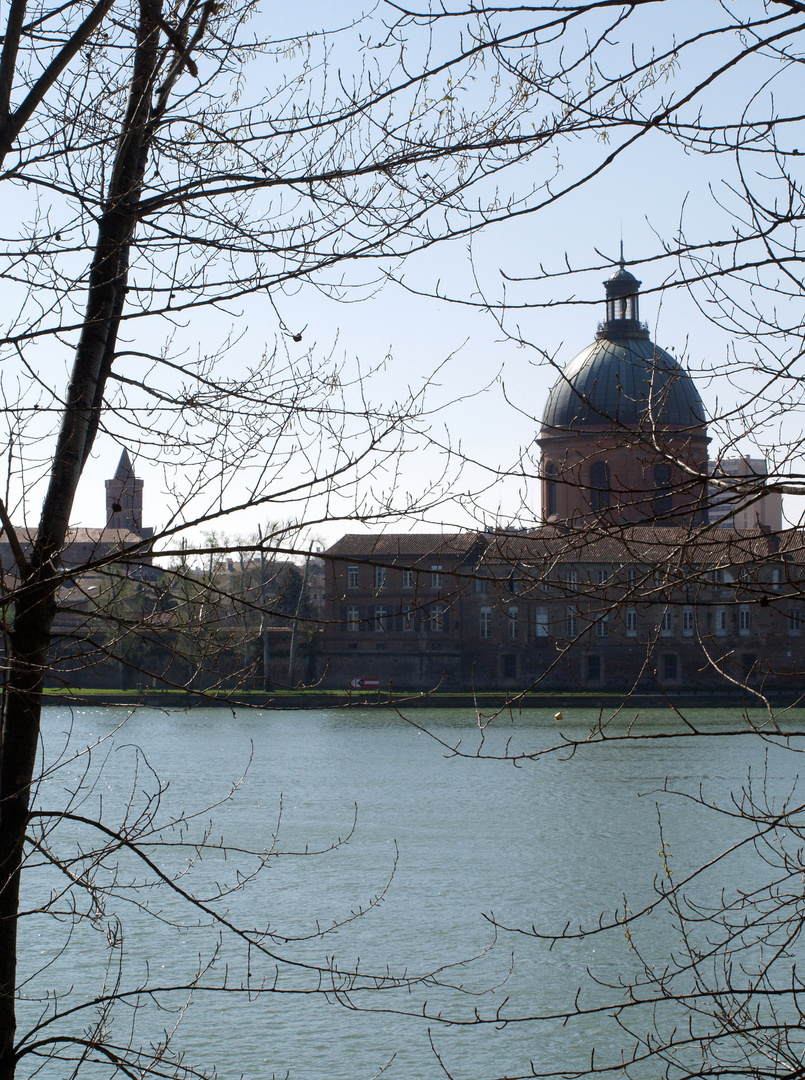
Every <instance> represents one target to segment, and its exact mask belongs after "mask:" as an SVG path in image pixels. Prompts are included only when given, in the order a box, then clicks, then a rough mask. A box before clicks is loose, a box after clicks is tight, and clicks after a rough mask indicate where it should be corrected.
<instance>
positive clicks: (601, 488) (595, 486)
mask: <svg viewBox="0 0 805 1080" xmlns="http://www.w3.org/2000/svg"><path fill="white" fill-rule="evenodd" d="M590 506H591V508H592V509H593V511H595V512H596V513H597V512H600V511H601V510H606V509H607V508H608V506H609V466H608V465H607V463H606V462H605V461H595V462H593V464H592V465H591V466H590Z"/></svg>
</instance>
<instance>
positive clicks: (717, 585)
mask: <svg viewBox="0 0 805 1080" xmlns="http://www.w3.org/2000/svg"><path fill="white" fill-rule="evenodd" d="M723 584H724V571H723V570H722V569H721V567H719V568H718V569H717V570H714V571H713V591H714V592H720V591H721V586H722V585H723Z"/></svg>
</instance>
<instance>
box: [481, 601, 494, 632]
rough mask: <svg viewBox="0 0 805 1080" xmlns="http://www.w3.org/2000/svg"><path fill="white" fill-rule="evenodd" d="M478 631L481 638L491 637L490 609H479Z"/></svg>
mask: <svg viewBox="0 0 805 1080" xmlns="http://www.w3.org/2000/svg"><path fill="white" fill-rule="evenodd" d="M479 630H480V634H481V637H482V638H491V637H492V608H488V607H482V608H481V611H480V626H479Z"/></svg>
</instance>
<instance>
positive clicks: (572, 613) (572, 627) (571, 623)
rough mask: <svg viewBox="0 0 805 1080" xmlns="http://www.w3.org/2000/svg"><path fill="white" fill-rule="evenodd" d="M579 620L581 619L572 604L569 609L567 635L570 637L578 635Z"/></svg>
mask: <svg viewBox="0 0 805 1080" xmlns="http://www.w3.org/2000/svg"><path fill="white" fill-rule="evenodd" d="M578 621H579V620H578V616H577V614H576V609H575V608H574V607H572V606H571V607H569V608H568V609H567V636H568V637H569V638H574V637H575V636H576V633H577V629H578Z"/></svg>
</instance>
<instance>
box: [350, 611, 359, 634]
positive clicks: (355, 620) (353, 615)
mask: <svg viewBox="0 0 805 1080" xmlns="http://www.w3.org/2000/svg"><path fill="white" fill-rule="evenodd" d="M360 622H361V612H360V608H357V607H348V608H347V632H348V633H350V634H355V633H357V631H358V628H359V627H360Z"/></svg>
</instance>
